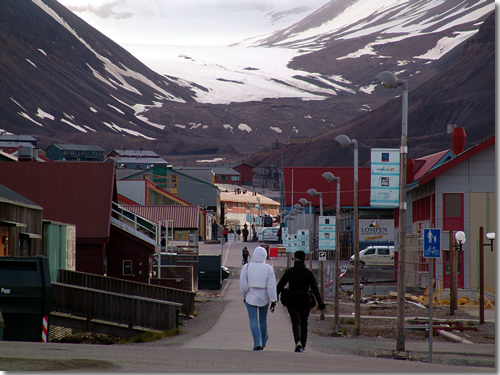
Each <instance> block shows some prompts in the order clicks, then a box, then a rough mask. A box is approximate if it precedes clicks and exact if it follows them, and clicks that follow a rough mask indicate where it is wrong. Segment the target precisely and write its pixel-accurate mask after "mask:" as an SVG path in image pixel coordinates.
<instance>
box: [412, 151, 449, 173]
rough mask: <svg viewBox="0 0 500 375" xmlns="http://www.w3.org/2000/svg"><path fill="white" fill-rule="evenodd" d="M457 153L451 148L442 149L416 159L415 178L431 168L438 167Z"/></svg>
mask: <svg viewBox="0 0 500 375" xmlns="http://www.w3.org/2000/svg"><path fill="white" fill-rule="evenodd" d="M454 157H455V154H454V153H453V152H452V151H451V150H445V151H440V152H437V153H435V154H432V155H428V156H424V157H421V158H418V159H414V168H413V169H414V174H413V179H414V180H418V179H419V178H420V177H422V176H423V175H424V174H426V173H427V172H429V171H430V170H431V169H433V168H436V167H438V166H439V165H440V164H442V163H444V162H445V161H447V160H449V159H453V158H454Z"/></svg>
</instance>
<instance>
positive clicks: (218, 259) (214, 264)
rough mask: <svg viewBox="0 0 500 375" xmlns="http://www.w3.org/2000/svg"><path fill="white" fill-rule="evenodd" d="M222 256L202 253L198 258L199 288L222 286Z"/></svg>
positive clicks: (214, 288)
mask: <svg viewBox="0 0 500 375" xmlns="http://www.w3.org/2000/svg"><path fill="white" fill-rule="evenodd" d="M221 265H222V256H221V255H200V256H199V258H198V289H210V290H218V289H220V288H222V269H221Z"/></svg>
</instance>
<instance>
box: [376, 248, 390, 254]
mask: <svg viewBox="0 0 500 375" xmlns="http://www.w3.org/2000/svg"><path fill="white" fill-rule="evenodd" d="M377 252H378V255H389V249H388V248H384V249H378V251H377Z"/></svg>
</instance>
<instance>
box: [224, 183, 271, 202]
mask: <svg viewBox="0 0 500 375" xmlns="http://www.w3.org/2000/svg"><path fill="white" fill-rule="evenodd" d="M226 185H227V184H225V185H222V186H226ZM217 186H219V189H220V190H221V193H220V200H221V201H222V202H236V203H238V202H240V203H250V204H258V203H259V200H260V204H262V205H264V204H265V205H268V206H280V203H279V202H276V201H275V200H274V199H271V198H268V197H266V196H264V195H261V194H256V195H254V194H253V192H251V191H247V190H246V189H241V188H240V189H233V190H228V189H224V188H223V187H221V185H220V184H217ZM232 186H234V185H232ZM237 190H240V193H238V192H237ZM244 191H246V193H244Z"/></svg>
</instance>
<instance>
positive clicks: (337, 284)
mask: <svg viewBox="0 0 500 375" xmlns="http://www.w3.org/2000/svg"><path fill="white" fill-rule="evenodd" d="M322 176H323V178H324V179H325V180H327V181H328V182H333V181H337V207H336V210H335V228H336V231H335V334H336V335H338V333H339V320H340V309H339V303H340V297H339V291H340V274H339V261H340V177H335V176H334V175H333V173H332V172H325V173H323V174H322Z"/></svg>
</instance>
